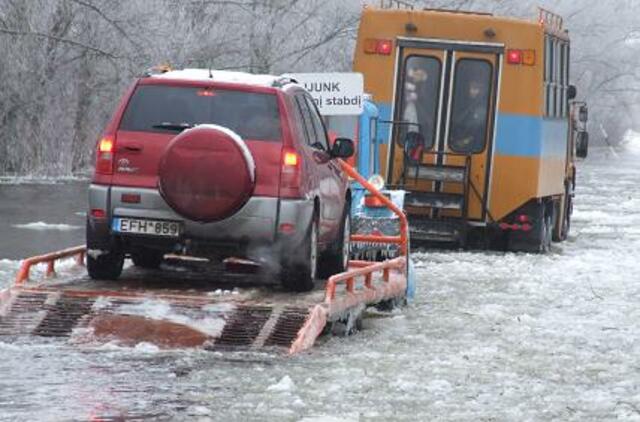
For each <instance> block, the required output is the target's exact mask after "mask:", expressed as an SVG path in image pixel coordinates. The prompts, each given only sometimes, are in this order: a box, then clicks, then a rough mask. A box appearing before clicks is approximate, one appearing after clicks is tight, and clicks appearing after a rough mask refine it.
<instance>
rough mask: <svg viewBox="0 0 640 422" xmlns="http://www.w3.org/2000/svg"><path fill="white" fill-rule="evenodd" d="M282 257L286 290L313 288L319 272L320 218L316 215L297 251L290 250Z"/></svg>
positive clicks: (282, 272) (283, 280)
mask: <svg viewBox="0 0 640 422" xmlns="http://www.w3.org/2000/svg"><path fill="white" fill-rule="evenodd" d="M288 252H290V253H287V254H286V255H288V256H285V257H283V259H282V261H283V262H282V271H281V274H280V276H281V283H282V286H283V287H284V288H285V289H286V290H290V291H294V292H308V291H310V290H313V286H314V282H315V279H316V276H317V272H318V252H319V251H318V218H317V217H316V216H314V218H313V220H312V221H311V225H310V227H309V229H308V230H307V234H306V236H305V239H304V241H303V242H302V245H300V247H299V248H298V249H297V253H295V252H292V251H288Z"/></svg>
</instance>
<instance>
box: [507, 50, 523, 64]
mask: <svg viewBox="0 0 640 422" xmlns="http://www.w3.org/2000/svg"><path fill="white" fill-rule="evenodd" d="M507 63H509V64H521V63H522V50H507Z"/></svg>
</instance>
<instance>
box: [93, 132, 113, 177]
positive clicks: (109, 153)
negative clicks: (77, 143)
mask: <svg viewBox="0 0 640 422" xmlns="http://www.w3.org/2000/svg"><path fill="white" fill-rule="evenodd" d="M115 149H116V139H115V137H114V136H105V137H103V138H102V139H100V142H98V152H97V156H96V173H100V174H113V161H114V155H115Z"/></svg>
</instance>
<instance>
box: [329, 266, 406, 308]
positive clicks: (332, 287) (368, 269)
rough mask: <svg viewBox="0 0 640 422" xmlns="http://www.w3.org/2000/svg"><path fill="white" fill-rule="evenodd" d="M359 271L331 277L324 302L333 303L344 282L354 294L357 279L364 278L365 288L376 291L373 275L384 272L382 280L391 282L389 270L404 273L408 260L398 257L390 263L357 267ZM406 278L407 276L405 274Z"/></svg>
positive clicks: (355, 270) (348, 290)
mask: <svg viewBox="0 0 640 422" xmlns="http://www.w3.org/2000/svg"><path fill="white" fill-rule="evenodd" d="M357 267H358V268H357V269H353V270H349V271H346V272H343V273H340V274H336V275H334V276H331V277H329V280H327V285H326V287H325V295H324V301H325V303H331V302H332V301H333V299H334V298H335V297H336V287H337V284H338V283H340V282H344V283H345V285H346V289H347V292H348V293H354V291H355V282H356V278H357V277H364V286H365V288H367V289H375V287H374V286H373V274H374V273H375V272H379V271H382V280H383V281H384V282H385V283H388V282H389V270H391V269H396V270H400V271H404V269H405V268H406V258H405V257H398V258H394V259H391V260H388V261H383V262H374V263H371V264H370V265H367V266H360V265H358V266H357ZM405 276H406V274H405Z"/></svg>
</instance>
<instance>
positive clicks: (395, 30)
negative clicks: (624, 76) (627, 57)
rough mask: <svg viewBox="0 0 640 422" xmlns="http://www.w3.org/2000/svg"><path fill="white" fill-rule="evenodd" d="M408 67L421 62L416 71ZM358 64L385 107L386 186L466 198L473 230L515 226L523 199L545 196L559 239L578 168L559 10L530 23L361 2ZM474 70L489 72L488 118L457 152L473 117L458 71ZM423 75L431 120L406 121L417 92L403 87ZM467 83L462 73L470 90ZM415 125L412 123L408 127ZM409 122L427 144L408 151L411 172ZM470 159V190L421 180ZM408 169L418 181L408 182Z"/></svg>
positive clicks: (429, 212) (420, 212)
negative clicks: (471, 143)
mask: <svg viewBox="0 0 640 422" xmlns="http://www.w3.org/2000/svg"><path fill="white" fill-rule="evenodd" d="M412 63H417V64H418V65H421V66H423V68H424V70H423V71H418V70H416V69H419V68H418V67H415V66H414V64H412ZM420 63H422V64H420ZM411 66H414V67H413V68H412V67H411ZM416 66H417V65H416ZM353 68H354V71H356V72H360V73H362V74H363V75H364V81H365V91H366V92H368V93H370V94H372V96H373V101H374V102H375V103H376V105H377V106H378V107H379V109H380V115H381V121H382V122H381V124H379V125H378V127H379V133H378V135H379V139H380V142H381V145H380V148H379V149H380V155H381V156H380V160H381V167H382V173H383V176H384V177H385V179H386V181H387V183H388V184H390V185H392V186H398V187H401V188H404V189H407V190H409V191H413V192H424V193H428V192H434V191H436V190H437V191H438V192H440V193H458V194H462V195H464V196H465V198H464V200H465V202H464V208H465V210H464V214H465V219H464V220H465V224H467V225H470V226H472V227H487V226H489V225H493V226H497V225H498V224H499V223H501V222H502V223H503V224H504V223H505V222H506V223H507V224H511V223H515V222H514V221H513V218H516V216H515V215H514V213H517V211H518V210H519V209H521V208H522V207H523V206H525V205H526V204H527V203H530V202H532V201H533V202H537V203H542V202H544V206H545V207H547V208H548V209H549V211H548V212H549V214H551V213H552V214H553V216H552V218H553V220H554V221H553V224H554V230H555V232H554V237H555V238H561V237H562V231H563V224H565V220H566V218H565V214H566V213H568V212H570V205H569V203H568V202H569V201H568V199H567V198H569V197H570V196H571V195H572V191H571V187H572V186H573V185H574V183H573V178H574V174H575V172H574V168H573V160H574V157H573V156H574V154H573V145H572V136H571V128H570V124H569V120H570V114H571V113H570V110H569V108H570V104H569V98H568V96H569V92H570V89H569V77H568V75H569V38H568V32H566V31H564V30H563V29H562V21H561V19H560V18H559V17H557V16H555V15H552V14H547V13H546V12H545V13H541V15H540V19H539V20H536V21H527V20H521V19H513V18H505V17H495V16H492V15H488V14H475V13H461V12H448V11H438V10H406V9H389V8H373V7H365V8H364V9H363V13H362V18H361V22H360V27H359V31H358V38H357V43H356V50H355V55H354V65H353ZM480 71H482V72H480ZM412 72H413V73H412ZM420 72H421V73H420ZM483 72H484V73H483ZM480 73H482V74H486V75H487V76H486V78H485V81H484V82H483V84H484V88H482V89H483V92H486V99H487V101H486V102H484V103H482V104H483V106H484V105H486V109H485V110H484V111H483V112H482V113H480V116H481V117H480V118H479V120H480V121H482V118H483V117H484V122H483V123H482V124H480V123H479V124H478V125H479V126H478V127H479V129H478V130H479V131H480V132H478V133H481V134H482V136H483V137H484V138H483V140H482V141H480V142H477V146H476V147H473V148H475V149H473V150H464V151H461V150H455V148H454V145H458V148H462V147H461V146H460V145H464V144H460V143H459V142H458V143H457V144H456V143H454V141H455V139H454V138H453V137H454V136H455V133H456V130H457V129H456V127H455V125H456V124H458V125H464V124H465V116H468V115H469V113H466V114H465V112H464V111H458V110H463V109H464V105H463V101H464V98H467V97H468V95H472V94H466V91H465V89H466V88H463V85H464V81H462V78H463V76H464V75H467V76H465V77H466V78H474V77H475V76H474V75H477V74H480ZM416 75H417V76H416ZM421 75H422V76H421ZM424 75H427V76H424ZM412 77H413V78H414V79H415V80H416V81H417V82H415V84H414V83H413V81H414V79H412ZM420 78H422V81H421V80H420ZM458 79H460V80H458ZM429 80H431V82H429V83H430V84H431V85H429V86H428V87H425V88H423V91H421V92H425V93H427V92H428V94H424V95H423V97H425V98H426V96H428V97H429V100H428V101H425V104H426V103H429V104H431V106H430V107H427V106H425V107H423V109H429V110H430V111H428V112H424V111H423V113H428V114H429V116H433V117H432V118H430V119H426V118H425V119H424V120H425V121H428V122H429V123H424V122H423V123H420V122H418V120H415V121H416V122H418V123H411V122H409V121H408V120H407V116H406V115H407V114H411V113H408V110H409V109H410V102H411V101H414V102H416V103H418V100H415V99H413V100H412V98H414V97H417V94H414V93H413V92H412V91H411V90H410V89H409V88H411V87H413V86H414V85H416V86H417V84H419V83H421V82H424V81H427V82H428V81H429ZM436 80H437V82H436ZM427 82H425V83H424V84H423V85H427ZM473 83H474V82H473V81H471V80H470V81H467V85H468V86H469V87H470V88H468V89H469V92H472V89H473V88H471V87H472V85H473ZM467 85H465V86H467ZM412 89H417V88H412ZM476 90H477V89H476ZM465 95H467V97H465ZM468 98H469V101H471V97H468ZM456 101H458V102H459V104H456ZM416 107H417V106H415V105H414V106H413V108H412V109H411V110H414V109H415V108H416ZM403 109H404V111H403ZM403 113H404V114H403ZM456 113H458V114H456ZM413 114H414V115H417V114H418V113H417V112H415V111H414V112H413ZM477 114H478V113H476V115H477ZM456 115H459V118H457V120H456ZM409 120H410V119H409ZM467 120H468V119H467ZM385 122H387V124H384V123H385ZM411 125H414V126H416V127H419V129H410V128H411ZM482 125H484V126H482ZM407 130H415V131H418V130H419V131H421V132H422V131H424V132H425V134H424V135H425V136H422V137H421V138H418V139H420V141H419V142H423V143H424V145H423V147H421V149H420V151H419V154H417V155H415V156H413V157H412V158H411V160H413V161H414V165H415V166H418V167H416V169H415V170H412V169H411V168H409V167H408V164H407V154H408V153H407V151H406V150H403V146H402V145H401V142H399V141H400V137H401V136H405V135H406V133H407ZM427 138H429V139H430V140H431V142H429V141H427V140H425V139H427ZM476 138H478V137H476ZM465 139H468V138H465ZM478 139H479V138H478ZM455 142H457V141H455ZM418 155H419V156H418ZM467 159H468V160H469V161H468V164H469V165H468V179H469V186H467V187H466V188H465V187H463V186H461V185H460V184H458V185H456V184H455V183H449V182H447V181H442V180H441V181H440V182H438V181H434V180H430V179H425V180H423V179H422V178H421V177H422V176H421V173H420V172H421V171H422V169H421V168H419V167H420V166H435V165H439V166H445V167H446V166H463V165H464V163H465V160H467ZM407 169H409V170H407ZM411 171H413V173H411ZM407 174H409V175H413V176H415V177H413V179H412V177H408V179H412V180H409V181H407ZM553 210H555V211H553ZM461 213H463V211H462V210H457V211H456V210H446V209H444V210H440V211H439V212H437V217H439V218H440V219H446V218H447V217H451V218H455V217H456V216H457V217H460V216H461ZM408 214H409V215H410V216H411V215H415V216H423V217H425V218H427V217H429V216H430V217H431V218H433V217H434V207H427V208H422V209H413V208H411V207H409V208H408ZM520 218H522V217H520ZM545 218H546V217H545ZM566 224H568V223H566Z"/></svg>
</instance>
